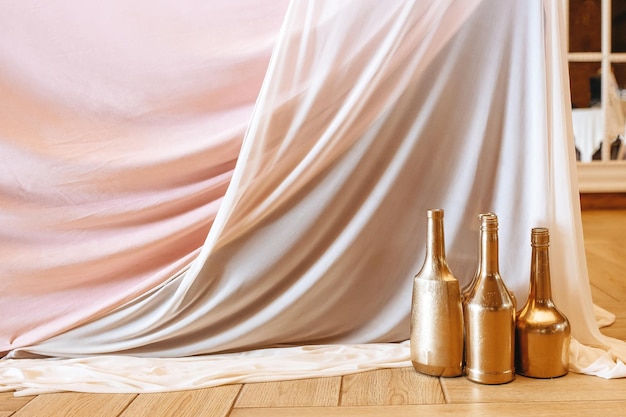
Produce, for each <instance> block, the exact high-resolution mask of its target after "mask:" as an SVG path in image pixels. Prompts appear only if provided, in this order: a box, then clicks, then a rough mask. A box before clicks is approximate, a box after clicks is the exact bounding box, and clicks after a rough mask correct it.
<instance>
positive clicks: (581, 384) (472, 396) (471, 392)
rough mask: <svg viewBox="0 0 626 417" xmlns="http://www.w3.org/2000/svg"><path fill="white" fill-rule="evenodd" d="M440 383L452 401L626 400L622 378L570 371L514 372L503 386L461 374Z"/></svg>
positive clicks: (454, 402) (459, 402)
mask: <svg viewBox="0 0 626 417" xmlns="http://www.w3.org/2000/svg"><path fill="white" fill-rule="evenodd" d="M441 384H442V386H443V388H444V391H445V393H446V398H447V400H448V402H449V403H453V404H470V403H488V402H493V403H495V402H511V403H515V402H521V401H523V402H533V401H535V402H536V401H540V402H548V401H594V400H596V401H611V400H626V378H625V379H616V380H606V379H603V378H599V377H596V376H589V375H580V374H575V373H571V372H570V373H569V374H567V375H566V376H564V377H561V378H554V379H535V378H526V377H523V376H521V375H517V376H516V377H515V380H514V381H513V382H511V383H508V384H503V385H483V384H477V383H474V382H471V381H470V380H468V379H467V378H464V377H460V378H447V379H445V380H442V382H441Z"/></svg>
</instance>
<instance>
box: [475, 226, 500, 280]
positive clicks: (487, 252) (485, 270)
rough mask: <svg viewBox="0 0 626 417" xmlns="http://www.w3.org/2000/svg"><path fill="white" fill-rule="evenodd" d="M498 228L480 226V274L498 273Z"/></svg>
mask: <svg viewBox="0 0 626 417" xmlns="http://www.w3.org/2000/svg"><path fill="white" fill-rule="evenodd" d="M498 256H499V254H498V229H497V228H492V227H489V228H486V227H482V228H481V231H480V266H479V268H480V271H481V273H482V274H487V275H490V274H499V273H500V266H499V264H498Z"/></svg>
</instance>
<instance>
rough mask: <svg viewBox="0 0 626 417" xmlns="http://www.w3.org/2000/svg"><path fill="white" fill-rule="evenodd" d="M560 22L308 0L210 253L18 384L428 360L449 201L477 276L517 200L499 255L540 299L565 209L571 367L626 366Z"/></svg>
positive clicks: (294, 8)
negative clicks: (588, 245)
mask: <svg viewBox="0 0 626 417" xmlns="http://www.w3.org/2000/svg"><path fill="white" fill-rule="evenodd" d="M562 19H563V13H562V10H561V9H560V8H559V7H558V5H557V3H555V2H552V1H539V0H535V1H532V2H501V1H496V0H482V1H480V0H476V1H466V0H463V1H461V0H456V1H455V0H450V1H407V0H394V1H386V2H378V1H375V0H368V1H363V0H344V1H339V2H336V1H330V0H329V1H322V2H303V1H295V2H292V3H291V4H290V6H289V8H288V10H287V15H286V18H285V21H284V24H283V27H282V30H281V33H280V36H279V38H278V40H277V43H276V45H275V49H274V52H273V55H272V59H271V61H270V64H269V68H268V71H267V75H266V78H265V81H264V84H263V87H262V89H261V91H260V94H259V97H258V100H257V103H256V106H255V110H254V113H253V115H252V119H251V122H250V125H249V128H248V130H247V133H246V136H245V140H244V143H243V146H242V149H241V152H240V153H239V159H238V161H237V165H236V168H235V171H234V173H233V178H232V181H231V182H230V185H229V188H228V190H227V192H226V195H225V198H224V200H223V202H222V204H221V206H220V208H219V211H218V212H217V216H216V218H215V221H214V222H213V225H212V227H211V230H210V232H209V234H208V237H207V239H206V242H205V243H204V246H203V247H202V249H201V252H200V254H199V255H198V257H197V258H196V259H195V260H194V261H193V262H192V263H191V264H190V267H189V268H188V269H187V270H185V271H184V272H182V273H180V274H177V275H174V276H173V277H172V278H171V279H169V280H168V281H167V282H164V283H163V284H162V285H160V286H158V287H157V288H154V289H152V290H151V291H147V292H145V293H144V294H143V295H141V296H139V297H136V298H134V299H133V300H131V301H129V302H127V303H125V304H124V305H121V306H119V307H117V308H116V309H114V310H112V311H109V312H107V313H106V314H104V315H102V316H101V317H97V318H95V319H92V320H90V321H89V322H87V323H84V324H82V325H79V326H77V327H74V328H73V329H70V330H68V331H65V332H63V333H60V334H58V335H57V336H54V337H51V338H48V339H46V340H42V341H40V342H38V343H34V344H31V345H29V346H23V347H20V348H17V349H14V350H13V351H12V352H11V353H10V355H9V357H11V358H20V357H28V356H29V355H44V356H51V357H54V358H55V359H52V360H50V359H5V360H4V361H3V362H0V377H1V378H2V381H3V384H4V385H5V387H7V388H8V389H24V388H25V387H29V388H28V390H25V391H22V393H33V392H42V391H46V390H62V389H72V390H79V391H82V390H84V391H109V392H129V391H130V392H136V391H142V392H147V391H163V390H167V389H191V388H200V387H205V386H213V385H216V384H219V383H227V382H250V381H259V380H268V379H269V380H274V379H287V378H300V377H307V376H327V375H337V374H342V373H349V372H357V371H359V370H366V369H372V368H375V367H388V366H410V362H409V361H408V344H407V342H406V339H407V338H408V331H409V323H408V317H409V311H410V298H411V285H412V277H413V275H414V274H415V272H416V271H417V270H418V269H419V266H420V264H421V262H422V260H423V256H424V231H425V218H424V215H425V211H426V209H428V208H433V207H440V208H443V209H444V210H445V213H446V217H445V227H446V243H447V254H448V259H449V263H450V265H451V268H452V270H453V272H455V274H456V275H457V277H458V278H459V279H460V280H461V283H462V284H464V283H467V282H468V280H469V279H470V278H471V276H472V274H473V272H474V270H475V262H476V251H477V248H476V244H477V240H478V239H477V226H478V224H477V219H476V216H477V214H478V213H480V212H484V211H493V212H495V213H497V214H498V215H499V218H500V245H501V247H500V255H501V259H500V266H501V271H502V275H503V277H504V279H505V281H506V283H507V285H508V286H509V287H510V288H511V289H512V290H514V291H515V293H516V295H517V299H518V302H519V303H520V305H521V304H523V303H524V301H525V299H526V293H527V291H528V271H529V262H530V246H529V239H530V230H531V228H532V227H536V226H547V227H549V228H550V231H551V235H552V239H551V240H552V245H551V260H552V277H553V293H554V298H555V302H556V304H557V305H558V306H559V307H560V309H561V310H562V311H564V312H565V314H566V315H567V316H568V317H569V318H570V321H571V322H572V327H573V335H574V338H575V340H574V341H573V342H572V355H571V367H572V370H574V371H578V372H585V373H590V374H595V375H600V376H604V377H619V376H625V375H626V369H624V365H623V362H622V361H623V360H624V358H626V347H625V346H624V342H620V341H617V340H613V339H610V338H606V337H604V336H602V335H601V333H600V332H599V330H598V324H597V323H598V320H599V319H603V320H607V319H609V320H610V315H609V313H606V312H603V311H601V310H599V309H595V308H594V306H593V303H592V300H591V293H590V289H589V282H588V276H587V267H586V263H585V254H584V247H583V236H582V226H581V219H580V207H579V203H578V193H577V187H576V172H575V166H576V165H575V157H574V147H573V142H572V139H571V138H572V127H571V110H570V105H569V90H568V81H567V71H566V64H565V59H564V57H565V51H564V50H563V49H562V48H563V32H562V31H563V22H562ZM403 341H404V342H403ZM259 348H261V349H259ZM262 348H270V349H262ZM256 349H259V350H256ZM239 351H246V352H243V353H224V352H239ZM94 355H95V356H94ZM100 355H107V356H100ZM108 355H115V356H108ZM192 355H205V356H199V357H198V356H196V357H193V358H190V357H189V356H192ZM182 357H185V358H182ZM58 358H74V359H58ZM112 361H113V362H112ZM111 363H116V364H117V365H116V366H115V368H114V369H111V365H110V364H111ZM285 364H288V366H286V365H285ZM176 369H178V370H179V371H177V370H176ZM61 375H64V376H65V377H67V376H68V375H72V378H71V380H72V381H71V382H70V383H64V382H63V381H62V380H60V378H59V376H61ZM158 375H162V376H161V377H159V376H158Z"/></svg>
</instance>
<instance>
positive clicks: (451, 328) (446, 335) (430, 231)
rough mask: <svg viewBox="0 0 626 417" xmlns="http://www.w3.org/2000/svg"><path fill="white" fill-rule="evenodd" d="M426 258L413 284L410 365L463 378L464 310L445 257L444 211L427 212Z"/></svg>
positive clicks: (425, 370)
mask: <svg viewBox="0 0 626 417" xmlns="http://www.w3.org/2000/svg"><path fill="white" fill-rule="evenodd" d="M426 236H427V241H426V257H425V259H424V263H423V265H422V268H421V269H420V271H419V272H418V273H417V275H416V276H415V278H414V280H413V300H412V304H411V341H410V347H411V362H412V363H413V367H414V368H415V370H417V371H418V372H421V373H423V374H427V375H433V376H444V377H453V376H460V375H462V374H463V310H462V305H461V290H460V286H459V281H458V280H457V279H456V277H454V275H453V274H452V272H451V271H450V268H449V267H448V263H447V261H446V255H445V243H444V230H443V210H442V209H431V210H428V211H427V235H426Z"/></svg>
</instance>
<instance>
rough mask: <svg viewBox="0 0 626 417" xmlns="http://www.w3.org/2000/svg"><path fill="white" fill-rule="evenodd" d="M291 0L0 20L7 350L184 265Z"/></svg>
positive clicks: (80, 9) (9, 13)
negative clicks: (0, 33) (288, 0)
mask: <svg viewBox="0 0 626 417" xmlns="http://www.w3.org/2000/svg"><path fill="white" fill-rule="evenodd" d="M286 6H287V2H286V1H280V0H279V1H271V2H268V1H259V0H244V1H240V2H236V3H233V2H228V1H211V2H202V1H195V0H184V1H182V2H176V3H172V2H167V1H157V2H156V3H155V2H149V3H146V2H141V1H131V2H128V1H125V0H114V1H109V2H104V3H98V4H87V3H84V2H81V1H72V0H65V1H63V2H61V3H60V4H55V5H54V7H52V6H44V5H42V4H40V3H39V2H35V1H28V0H27V1H24V2H20V3H19V5H17V4H16V5H14V6H13V7H4V8H3V12H2V13H1V14H0V27H1V28H2V29H1V30H0V31H1V32H2V36H0V223H1V224H0V277H1V278H0V316H2V317H3V320H2V325H1V326H0V351H7V350H9V349H12V348H15V347H19V346H24V345H27V344H32V343H35V342H37V341H40V340H43V339H45V338H47V337H50V336H53V335H55V334H57V333H59V332H61V331H63V330H67V329H69V328H71V327H74V326H76V325H77V324H80V323H83V322H85V321H87V320H88V319H90V318H92V317H94V316H97V315H100V314H103V313H104V312H106V311H110V310H111V309H112V308H114V307H116V306H118V305H120V304H122V303H123V302H125V301H128V300H130V299H132V298H134V297H136V296H138V295H140V294H142V293H144V292H145V291H147V290H149V289H151V288H154V287H155V286H157V285H159V284H161V283H162V282H163V281H165V280H166V279H168V278H170V277H171V276H173V275H175V274H176V273H178V272H180V271H182V270H183V269H184V268H186V267H187V266H188V265H189V263H190V262H191V261H192V259H193V258H195V257H196V256H197V254H198V253H199V249H200V248H201V246H202V244H203V243H204V240H205V238H206V235H207V233H208V231H209V229H210V226H211V224H212V222H213V219H214V217H215V214H216V212H217V210H218V207H219V205H220V202H221V200H222V198H223V195H224V193H225V192H226V188H227V187H228V184H229V181H230V178H231V175H232V170H233V167H234V165H235V161H236V160H237V157H238V154H239V149H240V146H241V140H242V139H243V135H244V132H245V129H246V127H247V124H248V121H249V118H250V115H251V112H252V108H253V105H254V102H255V100H256V98H257V95H258V92H259V89H260V87H261V83H262V80H263V78H264V75H265V72H266V69H267V64H268V61H269V58H270V55H271V50H272V47H273V45H274V42H275V39H276V36H277V35H278V31H279V29H280V25H281V23H282V20H283V18H284V14H285V10H286Z"/></svg>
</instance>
